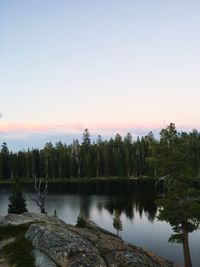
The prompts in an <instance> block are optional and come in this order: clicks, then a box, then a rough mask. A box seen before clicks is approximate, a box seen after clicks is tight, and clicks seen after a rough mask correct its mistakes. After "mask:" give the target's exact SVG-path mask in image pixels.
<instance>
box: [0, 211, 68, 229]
mask: <svg viewBox="0 0 200 267" xmlns="http://www.w3.org/2000/svg"><path fill="white" fill-rule="evenodd" d="M33 222H47V223H56V224H58V223H60V224H65V223H64V222H63V221H61V220H59V219H58V218H55V217H52V216H47V215H46V214H43V213H28V212H25V213H22V214H8V215H6V216H5V217H0V226H9V225H20V224H25V223H33Z"/></svg>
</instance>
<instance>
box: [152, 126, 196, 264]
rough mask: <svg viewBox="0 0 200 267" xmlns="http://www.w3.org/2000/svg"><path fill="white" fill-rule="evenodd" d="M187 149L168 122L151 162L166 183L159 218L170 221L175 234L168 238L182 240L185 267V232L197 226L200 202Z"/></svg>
mask: <svg viewBox="0 0 200 267" xmlns="http://www.w3.org/2000/svg"><path fill="white" fill-rule="evenodd" d="M187 151H188V149H187V143H186V142H185V141H184V139H183V137H182V136H181V135H180V134H178V133H177V131H176V128H175V124H173V123H171V124H170V125H169V126H168V127H167V128H166V129H163V130H162V131H161V139H160V143H159V145H157V146H156V153H155V161H154V163H155V164H157V169H158V171H159V174H160V176H162V179H163V177H165V178H164V179H165V181H166V186H167V193H166V196H165V198H163V199H162V200H160V201H158V204H160V210H159V211H160V213H159V215H158V219H159V220H161V221H163V220H165V221H167V222H169V223H170V225H171V226H172V229H173V230H174V232H175V234H174V235H172V236H171V238H170V239H169V241H172V242H182V244H183V253H184V260H185V267H191V266H192V263H191V256H190V250H189V241H188V234H189V233H190V232H193V231H194V230H197V229H198V228H199V225H200V203H199V202H198V201H197V200H198V198H199V192H198V190H197V189H196V188H195V187H194V183H193V181H194V177H195V176H196V175H197V173H198V172H197V170H196V171H195V170H194V169H193V168H192V166H191V164H190V162H189V161H188V154H187Z"/></svg>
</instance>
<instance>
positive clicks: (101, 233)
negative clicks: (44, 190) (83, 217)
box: [0, 213, 177, 267]
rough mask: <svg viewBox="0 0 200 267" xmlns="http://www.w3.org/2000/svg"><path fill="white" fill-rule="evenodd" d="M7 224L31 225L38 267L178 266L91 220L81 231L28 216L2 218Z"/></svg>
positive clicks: (29, 233)
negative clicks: (128, 241)
mask: <svg viewBox="0 0 200 267" xmlns="http://www.w3.org/2000/svg"><path fill="white" fill-rule="evenodd" d="M6 222H7V223H8V224H12V225H16V224H23V223H27V222H29V223H31V225H30V226H29V228H28V230H27V232H26V234H25V237H26V238H28V239H29V240H31V242H32V244H33V247H34V248H35V250H34V251H35V252H34V255H35V258H36V262H37V264H38V265H37V266H38V267H40V266H42V267H45V266H48V267H49V266H51V265H50V264H52V266H56V265H59V266H61V267H67V266H69V267H81V266H84V267H87V266H88V267H89V266H94V267H119V266H121V267H122V266H124V267H125V266H130V267H145V266H146V267H147V266H148V267H175V266H177V265H175V264H174V263H172V262H171V261H168V260H166V259H164V258H162V257H159V256H157V255H155V254H154V253H152V252H150V251H147V250H144V249H142V248H138V247H136V246H134V245H132V244H129V243H127V242H124V241H123V240H122V239H121V238H118V237H117V236H116V235H114V234H112V233H110V232H108V231H106V230H104V229H102V228H100V227H99V226H98V225H96V224H94V223H93V222H91V221H87V227H86V228H78V227H75V226H73V225H68V224H65V223H64V222H63V221H61V220H59V219H57V218H55V217H50V216H47V215H44V214H31V213H24V214H22V215H7V216H6V217H4V218H3V219H0V225H5V224H6ZM42 262H43V263H42ZM48 262H49V265H48ZM53 264H54V265H53Z"/></svg>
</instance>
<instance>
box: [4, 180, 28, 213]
mask: <svg viewBox="0 0 200 267" xmlns="http://www.w3.org/2000/svg"><path fill="white" fill-rule="evenodd" d="M9 201H10V203H9V205H8V213H13V214H20V213H23V212H27V211H28V210H27V208H26V199H25V197H24V196H23V193H22V191H21V187H20V184H19V183H18V182H16V183H15V184H14V189H13V193H12V195H11V196H10V198H9Z"/></svg>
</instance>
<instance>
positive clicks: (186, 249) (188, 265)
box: [183, 227, 192, 267]
mask: <svg viewBox="0 0 200 267" xmlns="http://www.w3.org/2000/svg"><path fill="white" fill-rule="evenodd" d="M183 254H184V261H185V267H192V261H191V256H190V248H189V242H188V232H187V230H186V229H185V227H183Z"/></svg>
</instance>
